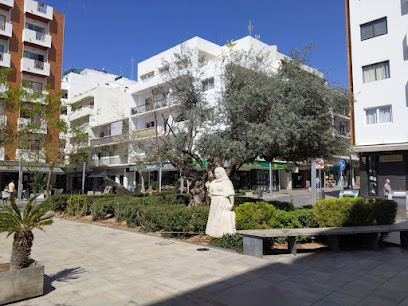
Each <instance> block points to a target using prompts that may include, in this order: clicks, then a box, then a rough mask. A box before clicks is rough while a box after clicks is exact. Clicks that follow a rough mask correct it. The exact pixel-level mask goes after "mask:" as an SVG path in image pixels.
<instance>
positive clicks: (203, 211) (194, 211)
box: [190, 205, 210, 233]
mask: <svg viewBox="0 0 408 306" xmlns="http://www.w3.org/2000/svg"><path fill="white" fill-rule="evenodd" d="M190 211H191V216H192V220H191V230H192V231H193V232H196V233H203V232H205V228H206V226H207V221H208V214H209V213H210V205H200V206H193V207H191V208H190Z"/></svg>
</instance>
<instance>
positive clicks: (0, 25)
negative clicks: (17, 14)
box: [0, 14, 7, 31]
mask: <svg viewBox="0 0 408 306" xmlns="http://www.w3.org/2000/svg"><path fill="white" fill-rule="evenodd" d="M6 20H7V18H6V16H4V15H3V14H0V30H2V31H4V30H6Z"/></svg>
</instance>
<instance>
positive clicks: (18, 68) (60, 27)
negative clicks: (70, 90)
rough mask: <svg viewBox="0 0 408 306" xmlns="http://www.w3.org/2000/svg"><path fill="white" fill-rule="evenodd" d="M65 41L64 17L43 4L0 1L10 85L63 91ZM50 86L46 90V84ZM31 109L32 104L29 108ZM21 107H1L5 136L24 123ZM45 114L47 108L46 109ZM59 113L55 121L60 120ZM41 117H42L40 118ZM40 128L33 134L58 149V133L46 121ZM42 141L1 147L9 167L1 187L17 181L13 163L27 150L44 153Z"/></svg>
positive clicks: (1, 63) (0, 50) (1, 56)
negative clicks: (48, 126)
mask: <svg viewBox="0 0 408 306" xmlns="http://www.w3.org/2000/svg"><path fill="white" fill-rule="evenodd" d="M63 40H64V15H63V14H61V13H58V12H55V11H54V9H53V8H52V7H50V6H48V5H46V4H45V3H43V2H37V1H34V0H0V67H7V68H11V69H12V70H13V71H12V72H11V73H10V74H9V76H8V83H9V85H10V86H12V87H19V86H21V85H22V81H23V80H26V81H27V82H28V83H29V84H31V85H32V88H33V90H41V91H43V93H44V94H46V93H47V92H48V93H50V94H52V95H55V94H56V93H57V92H58V91H60V89H61V75H62V50H63ZM47 84H48V85H49V87H47V86H46V85H47ZM46 91H47V92H46ZM25 107H30V105H29V102H28V103H27V106H25ZM21 108H22V107H19V108H17V109H16V108H15V107H8V106H7V105H5V107H2V109H1V110H0V115H1V117H2V120H4V121H5V122H6V123H7V126H8V127H9V128H8V129H7V132H6V133H10V134H14V133H16V132H17V129H18V128H19V126H24V123H25V121H27V120H31V119H30V118H25V117H24V112H22V111H21ZM44 111H46V108H45V110H44ZM58 115H59V114H56V115H55V116H56V117H55V118H56V119H58ZM40 117H42V116H40ZM40 120H43V122H41V129H39V130H38V131H36V132H35V133H33V135H30V137H33V138H34V139H37V138H38V139H42V142H44V140H45V141H46V142H48V143H52V145H53V147H55V148H58V138H59V134H58V133H57V132H54V133H53V132H52V131H50V129H49V128H47V122H46V121H45V120H44V119H41V118H40ZM40 143H41V141H38V143H37V142H36V141H32V142H30V144H29V146H28V147H27V146H23V147H22V145H21V144H19V143H18V141H17V140H16V141H14V142H13V143H11V144H9V145H6V146H5V147H3V148H1V152H0V160H3V164H4V165H5V166H8V169H9V170H10V169H11V170H10V171H7V169H6V168H7V167H4V165H3V167H2V169H1V170H0V171H1V172H0V184H1V186H0V188H4V186H3V185H5V184H6V183H8V181H9V180H10V179H15V178H14V176H15V174H16V173H15V169H13V168H10V166H12V165H13V164H14V163H13V161H16V160H19V159H21V158H22V156H27V154H26V153H27V151H35V150H41V149H42V148H41V147H40V146H41V145H40Z"/></svg>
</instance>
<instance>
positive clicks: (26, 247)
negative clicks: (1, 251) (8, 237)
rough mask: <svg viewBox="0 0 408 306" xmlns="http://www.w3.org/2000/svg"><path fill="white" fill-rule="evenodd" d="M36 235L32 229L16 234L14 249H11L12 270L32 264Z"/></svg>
mask: <svg viewBox="0 0 408 306" xmlns="http://www.w3.org/2000/svg"><path fill="white" fill-rule="evenodd" d="M33 240H34V236H33V233H32V231H28V232H26V233H22V234H20V235H18V234H17V233H16V234H14V241H13V249H12V251H11V260H10V270H17V269H22V268H26V267H28V266H29V265H30V263H31V260H30V254H31V247H32V245H33Z"/></svg>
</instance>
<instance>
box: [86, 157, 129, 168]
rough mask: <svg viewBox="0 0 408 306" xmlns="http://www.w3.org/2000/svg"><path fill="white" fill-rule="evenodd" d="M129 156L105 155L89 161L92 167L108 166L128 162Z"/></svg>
mask: <svg viewBox="0 0 408 306" xmlns="http://www.w3.org/2000/svg"><path fill="white" fill-rule="evenodd" d="M127 162H128V161H127V158H126V157H122V156H119V155H116V156H103V157H101V158H99V159H92V160H90V161H89V166H91V167H104V166H105V167H106V166H115V165H123V164H127Z"/></svg>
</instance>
